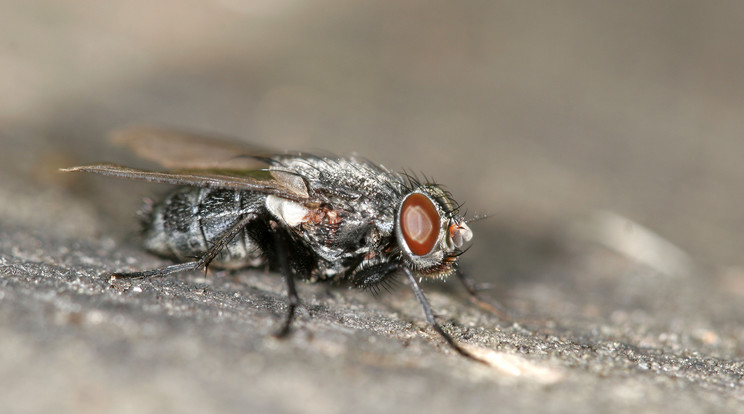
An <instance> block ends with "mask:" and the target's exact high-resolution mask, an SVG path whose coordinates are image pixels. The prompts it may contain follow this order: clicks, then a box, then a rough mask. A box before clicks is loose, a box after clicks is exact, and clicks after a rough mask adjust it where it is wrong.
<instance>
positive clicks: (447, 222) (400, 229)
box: [395, 184, 473, 277]
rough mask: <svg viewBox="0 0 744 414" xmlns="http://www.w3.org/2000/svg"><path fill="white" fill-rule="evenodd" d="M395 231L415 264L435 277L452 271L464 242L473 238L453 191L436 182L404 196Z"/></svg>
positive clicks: (423, 272)
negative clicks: (448, 190)
mask: <svg viewBox="0 0 744 414" xmlns="http://www.w3.org/2000/svg"><path fill="white" fill-rule="evenodd" d="M395 235H396V238H397V241H398V246H400V248H401V249H402V250H403V255H404V257H405V259H406V260H407V261H408V262H409V263H410V264H411V268H413V269H415V270H416V271H418V272H419V273H420V274H422V275H426V276H434V277H445V276H447V275H449V274H450V273H451V272H452V271H453V270H454V269H453V266H454V264H455V262H456V261H457V257H458V256H459V255H460V254H461V253H462V252H463V249H462V246H463V245H464V244H465V243H467V242H469V241H470V240H471V239H472V238H473V232H472V230H470V227H468V225H467V223H466V221H465V219H464V218H463V217H462V216H460V215H459V214H458V206H457V205H456V204H455V203H454V202H453V201H452V198H451V197H450V195H449V193H448V192H446V191H445V190H443V189H442V188H441V187H440V186H438V185H434V184H427V185H421V186H418V187H417V188H415V189H414V190H413V191H411V192H409V193H408V194H406V195H405V196H404V197H403V199H402V201H401V203H400V206H398V211H397V214H396V220H395Z"/></svg>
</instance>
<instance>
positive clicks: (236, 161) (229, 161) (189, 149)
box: [111, 126, 273, 170]
mask: <svg viewBox="0 0 744 414" xmlns="http://www.w3.org/2000/svg"><path fill="white" fill-rule="evenodd" d="M111 141H112V142H113V143H115V144H117V145H123V146H125V147H127V148H129V149H130V150H131V151H132V152H134V153H135V154H137V156H139V157H140V158H144V159H146V160H149V161H154V162H156V163H158V164H160V165H162V166H163V167H165V168H167V169H169V170H183V169H188V170H202V169H221V170H255V169H258V168H262V167H266V163H265V162H263V161H262V160H261V159H262V158H265V157H269V156H271V155H272V154H273V151H269V150H267V149H266V148H262V147H259V146H248V145H246V144H242V143H237V142H234V141H228V140H225V139H218V138H215V137H210V136H206V135H200V134H196V133H192V132H186V131H179V130H174V129H167V128H159V127H153V126H131V127H128V128H124V129H120V130H116V131H114V132H112V133H111Z"/></svg>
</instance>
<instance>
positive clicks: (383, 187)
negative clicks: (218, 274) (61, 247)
mask: <svg viewBox="0 0 744 414" xmlns="http://www.w3.org/2000/svg"><path fill="white" fill-rule="evenodd" d="M113 140H114V142H116V143H119V144H123V145H125V146H127V147H129V149H131V150H132V151H133V152H135V153H136V154H137V155H139V156H140V157H142V158H144V159H147V160H150V161H154V162H156V163H158V164H160V165H161V166H162V167H164V168H165V171H147V170H141V169H134V168H129V167H124V166H121V165H115V164H94V165H87V166H79V167H72V168H68V169H64V170H63V171H72V172H77V171H82V172H89V173H96V174H102V175H108V176H115V177H122V178H127V179H132V180H141V181H148V182H156V183H165V184H175V185H178V186H180V188H178V189H176V190H175V191H173V192H172V193H170V194H168V195H167V196H166V197H165V198H164V199H163V200H162V201H160V202H158V203H146V205H145V208H144V212H145V214H144V219H143V224H144V226H143V228H144V245H145V248H146V249H147V250H149V251H150V252H152V253H155V254H157V255H160V256H165V257H169V258H172V259H175V260H176V261H177V263H176V264H172V265H169V266H165V267H161V268H158V269H152V270H144V271H137V272H130V273H115V274H114V276H116V277H119V278H142V277H150V276H163V275H168V274H171V273H176V272H183V271H189V270H195V269H203V270H206V269H207V267H208V266H214V267H219V268H231V269H235V268H242V267H257V266H266V265H268V266H269V267H270V268H272V269H274V270H278V271H279V272H281V273H282V275H283V276H284V280H285V282H286V286H287V296H288V310H287V314H286V318H285V320H284V323H283V324H282V326H281V329H280V330H279V331H278V332H277V336H280V337H282V336H285V335H286V334H287V333H288V332H289V330H290V326H291V324H292V321H293V319H294V316H295V310H296V308H297V306H299V305H300V298H299V296H298V295H297V290H296V288H295V280H296V279H299V280H305V281H313V282H315V281H337V282H338V281H348V282H350V284H351V285H352V286H353V287H357V288H363V289H367V290H372V291H374V292H376V291H378V290H379V289H380V287H387V286H388V285H389V284H390V283H392V282H393V281H394V280H395V278H396V277H399V276H400V275H401V274H402V275H404V276H405V278H406V279H407V280H408V284H409V285H410V287H411V289H412V290H413V293H414V294H415V296H416V298H417V299H418V301H419V302H420V304H421V306H422V308H423V310H424V315H425V316H426V320H427V321H428V323H429V324H430V325H431V326H432V327H433V328H434V330H436V331H437V332H438V333H439V334H440V335H441V336H442V338H443V339H444V340H445V341H446V342H447V343H448V344H449V346H451V347H452V348H453V349H454V350H455V351H457V352H458V353H460V354H461V355H464V356H467V357H469V358H473V359H477V358H475V357H473V356H472V355H471V354H470V353H468V352H467V351H466V350H464V349H463V348H462V347H461V346H460V345H458V344H457V342H455V340H454V339H453V338H452V337H451V336H450V335H449V334H448V333H447V332H446V331H445V330H444V329H442V327H441V326H440V325H439V323H438V322H437V321H436V318H435V317H434V313H433V311H432V309H431V306H430V304H429V301H428V300H427V299H426V297H425V296H424V293H423V291H422V290H421V288H420V287H419V283H418V280H420V279H425V278H433V279H445V278H446V277H448V276H450V275H452V274H455V275H457V277H458V278H459V279H460V280H461V281H462V282H463V284H464V285H465V287H466V289H467V291H468V292H469V293H470V295H471V296H472V297H473V298H474V299H475V300H476V301H477V302H482V301H481V300H480V299H478V298H477V291H476V289H475V287H474V285H473V283H472V282H471V281H470V280H469V279H468V278H466V277H465V275H464V274H463V273H462V272H461V271H460V270H459V269H458V267H457V261H458V258H459V256H460V255H461V254H462V253H463V252H464V249H463V246H464V245H465V244H466V243H468V242H469V241H470V240H471V239H472V237H473V232H472V231H471V230H470V227H469V226H468V221H467V220H466V219H465V218H464V217H463V216H462V215H461V214H460V211H459V205H458V204H457V203H455V202H454V201H453V199H452V196H451V195H450V193H449V192H448V191H446V190H445V189H444V188H443V187H442V186H440V185H438V184H435V183H432V182H422V181H419V180H418V179H416V178H415V177H413V176H411V175H408V174H398V173H394V172H391V171H389V170H388V169H386V168H385V167H383V166H382V165H378V164H373V163H371V162H370V161H367V160H365V159H362V158H358V157H330V156H324V157H320V156H313V155H307V154H303V153H277V152H271V151H266V150H263V149H260V148H257V147H246V146H243V145H239V144H237V143H233V142H229V141H224V140H218V139H215V138H209V137H204V136H201V135H195V134H191V133H185V132H179V131H173V130H168V129H159V128H153V127H130V128H127V129H124V130H122V131H119V132H117V133H115V134H114V136H113ZM471 221H472V219H471ZM194 258H196V260H194Z"/></svg>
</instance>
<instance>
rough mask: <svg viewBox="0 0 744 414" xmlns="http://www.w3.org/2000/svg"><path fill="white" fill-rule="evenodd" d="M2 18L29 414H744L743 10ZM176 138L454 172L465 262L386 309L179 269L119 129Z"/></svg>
mask: <svg viewBox="0 0 744 414" xmlns="http://www.w3.org/2000/svg"><path fill="white" fill-rule="evenodd" d="M587 6H588V5H587V4H585V3H574V2H561V3H555V2H544V3H525V4H520V5H517V3H511V2H505V3H499V2H484V3H482V4H479V5H476V4H467V5H460V4H458V3H457V2H444V1H441V2H439V1H435V2H426V4H425V3H423V2H382V3H377V2H369V3H356V4H350V3H347V2H341V1H335V0H327V1H326V0H324V1H321V2H314V3H313V6H308V5H303V4H301V3H300V2H292V1H288V0H285V1H278V2H277V1H266V2H246V3H245V4H243V3H241V2H235V1H213V2H201V1H200V2H193V3H188V2H186V3H184V2H175V1H164V2H157V4H156V5H153V4H152V3H146V2H142V1H131V2H118V3H114V4H108V3H101V4H93V3H90V4H89V3H86V4H82V3H80V4H78V5H75V4H72V3H69V4H67V3H65V4H63V5H61V4H59V3H58V2H53V1H41V2H33V3H31V2H24V1H8V0H6V1H2V2H0V27H2V29H0V33H2V35H1V36H0V90H2V91H3V99H2V102H0V124H1V125H2V126H3V127H2V128H0V407H2V411H3V412H9V413H25V412H55V413H57V412H75V413H86V412H91V413H99V412H111V413H134V412H136V413H149V412H153V413H154V412H158V413H161V412H200V413H203V412H277V413H282V412H303V413H315V412H318V413H347V412H386V413H391V412H393V413H394V412H430V413H439V412H495V411H497V410H498V411H500V412H546V411H549V412H565V413H569V412H570V413H596V412H689V413H699V412H744V325H742V321H744V305H743V302H744V262H742V259H741V246H742V245H744V237H743V236H742V234H744V210H743V209H742V208H741V206H742V203H744V186H742V185H741V183H742V182H743V179H744V163H742V162H741V160H742V159H743V158H742V157H744V143H743V142H742V139H741V137H743V136H744V124H742V117H741V113H742V110H744V100H742V96H744V84H742V82H741V73H742V70H743V69H744V56H742V55H741V54H740V53H738V51H739V50H740V49H739V48H740V39H741V38H742V36H744V18H742V16H744V7H742V6H740V5H738V4H733V3H731V4H729V5H728V6H724V4H723V3H716V5H713V4H709V3H706V4H702V3H701V4H696V3H689V4H687V3H685V4H682V3H679V2H676V1H668V2H661V3H655V4H654V5H646V4H645V3H638V4H634V5H631V4H630V3H623V4H620V3H617V5H615V4H614V3H607V4H604V3H595V4H593V5H592V6H591V7H587ZM133 122H135V123H136V122H154V123H159V124H172V125H177V126H181V127H186V128H194V129H197V130H200V129H201V130H212V131H216V132H218V133H222V134H227V135H234V136H238V137H244V138H245V139H246V141H249V142H258V143H261V144H263V145H271V146H274V147H278V148H287V149H311V150H312V149H317V148H321V149H327V150H330V151H333V152H336V153H342V154H345V153H351V152H358V153H360V154H363V155H365V156H367V157H368V158H370V159H372V160H375V161H379V162H382V163H384V164H385V165H386V166H388V167H390V168H393V169H400V168H408V169H410V170H413V171H417V172H418V171H423V172H425V173H426V174H427V175H429V176H434V177H436V178H437V180H439V181H441V182H443V183H445V184H447V185H448V188H449V189H451V190H452V192H453V193H454V195H455V197H456V198H457V199H458V200H459V201H465V202H466V206H467V208H469V209H470V212H471V214H476V213H482V212H488V213H489V214H490V217H489V218H488V219H486V220H482V221H478V222H476V223H473V226H472V227H473V230H474V234H475V237H474V244H473V247H472V248H471V249H470V250H469V251H468V252H467V254H466V255H464V256H463V264H464V266H465V268H466V269H467V271H468V272H469V273H470V274H472V275H473V276H474V278H475V279H477V280H478V281H479V282H482V283H484V284H487V285H489V287H490V289H488V290H486V291H484V295H485V296H487V297H489V298H491V299H493V300H495V301H498V302H499V303H501V304H502V305H503V306H504V307H505V308H507V309H508V310H509V311H510V313H511V314H512V316H513V320H508V319H505V318H499V317H497V316H496V315H493V314H490V313H488V312H486V311H484V310H482V309H480V308H479V307H477V306H475V305H474V304H471V303H470V302H469V301H468V299H467V296H466V295H465V294H464V292H463V290H462V288H461V287H459V286H458V284H457V282H456V281H455V280H450V281H448V282H447V283H438V282H425V283H423V288H424V290H425V292H426V294H427V295H428V297H429V299H430V301H431V302H432V306H433V307H434V309H435V311H436V312H437V314H438V315H439V320H440V321H441V322H442V323H443V326H444V327H445V329H446V330H447V331H449V332H451V333H452V335H453V337H455V338H456V339H457V340H458V342H459V343H461V344H463V346H464V347H467V349H469V350H470V351H471V352H473V353H474V354H476V355H478V356H479V357H481V358H482V359H484V360H485V361H487V362H488V363H487V364H479V363H474V362H472V361H470V360H467V359H465V358H463V357H460V356H458V355H457V354H455V353H454V352H452V350H451V349H449V348H448V347H447V346H446V344H445V343H444V342H443V341H442V340H441V338H440V337H438V336H437V334H436V332H434V331H433V330H432V329H431V328H430V327H428V326H427V324H426V323H425V321H424V318H423V314H422V311H421V308H420V306H419V305H418V303H417V302H416V300H415V298H414V297H413V295H412V293H411V292H410V290H409V289H408V288H407V286H406V285H405V284H404V283H401V284H400V286H398V287H397V288H396V289H394V290H393V291H392V292H391V293H389V294H388V293H385V294H380V295H378V296H374V295H371V294H369V293H368V292H362V291H354V290H349V289H347V288H346V287H343V286H327V285H317V284H316V285H309V284H307V285H300V286H299V289H300V295H301V297H302V299H303V301H304V307H303V310H302V311H301V313H300V316H299V318H298V321H297V323H296V325H295V329H294V331H293V334H292V335H291V336H290V337H289V338H287V339H286V340H281V341H280V340H276V339H274V338H273V337H272V336H271V333H272V332H274V330H275V329H276V328H277V327H278V326H279V325H280V323H281V321H282V318H283V315H284V312H285V310H286V302H285V293H284V287H283V283H282V280H281V278H280V277H278V275H276V274H270V273H266V272H264V271H262V270H255V269H253V270H251V269H247V270H241V271H236V272H210V273H209V274H207V275H203V274H199V273H188V274H183V275H171V276H168V277H163V278H157V279H149V280H112V279H111V278H109V277H108V274H110V272H112V271H117V270H119V271H120V270H135V269H138V270H139V269H149V268H153V267H156V266H161V265H164V264H167V263H168V262H167V261H165V260H162V259H159V258H157V257H154V256H152V255H149V254H148V253H146V252H144V251H143V250H142V249H141V247H140V244H139V240H138V236H137V224H136V219H135V217H134V212H135V211H136V209H137V208H138V205H139V202H140V200H141V198H142V197H143V196H157V195H158V194H161V193H162V192H163V191H164V190H165V189H164V188H163V187H158V186H148V185H144V184H139V183H131V182H126V181H119V180H113V179H106V178H102V177H87V176H82V175H69V174H68V175H64V174H59V173H57V172H56V170H57V168H59V167H65V166H70V165H75V164H80V163H87V162H93V161H115V162H119V163H124V164H132V165H139V166H145V165H146V164H144V163H142V162H141V161H138V160H136V159H134V158H133V157H132V156H131V155H130V154H127V153H125V152H124V151H123V150H120V149H117V148H114V147H111V146H109V145H108V143H107V142H106V140H105V139H104V136H105V133H106V131H108V130H111V129H113V128H116V127H119V126H122V125H124V124H128V123H133Z"/></svg>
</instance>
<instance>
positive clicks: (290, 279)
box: [271, 222, 300, 338]
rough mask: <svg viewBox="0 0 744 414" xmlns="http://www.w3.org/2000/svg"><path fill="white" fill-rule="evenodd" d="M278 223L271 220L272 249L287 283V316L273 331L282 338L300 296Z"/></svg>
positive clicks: (290, 324) (284, 335)
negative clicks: (277, 328) (280, 325)
mask: <svg viewBox="0 0 744 414" xmlns="http://www.w3.org/2000/svg"><path fill="white" fill-rule="evenodd" d="M277 227H278V225H277V223H276V222H271V234H272V237H273V238H274V249H276V254H277V260H278V261H279V269H281V272H282V275H283V276H284V281H285V282H286V284H287V302H288V303H287V316H286V318H285V319H284V323H283V324H282V327H281V328H280V329H279V330H278V331H276V333H274V336H275V337H277V338H284V337H286V336H287V334H288V333H289V329H290V327H291V326H292V321H293V320H294V317H295V313H296V312H295V311H296V310H297V307H298V306H300V297H299V295H297V288H296V287H295V277H294V273H293V272H292V270H291V268H290V266H289V254H288V253H287V240H286V236H285V235H284V234H283V233H282V232H281V231H279V230H278V229H277Z"/></svg>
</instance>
